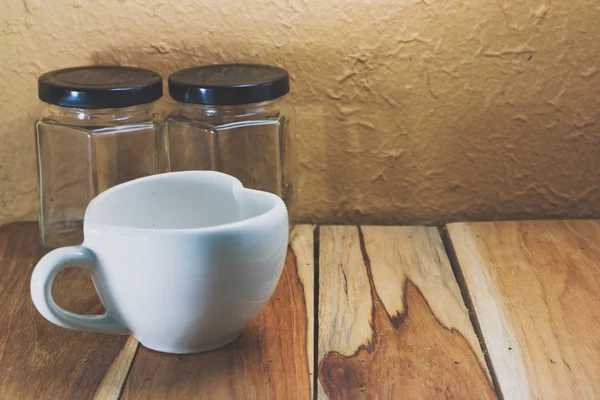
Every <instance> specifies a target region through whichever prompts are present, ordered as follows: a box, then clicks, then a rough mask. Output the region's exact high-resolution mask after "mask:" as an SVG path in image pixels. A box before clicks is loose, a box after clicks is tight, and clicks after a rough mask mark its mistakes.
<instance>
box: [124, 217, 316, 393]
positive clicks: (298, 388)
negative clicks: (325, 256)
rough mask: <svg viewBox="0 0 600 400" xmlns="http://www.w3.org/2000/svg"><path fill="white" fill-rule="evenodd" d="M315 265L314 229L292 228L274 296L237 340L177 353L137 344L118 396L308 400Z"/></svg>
mask: <svg viewBox="0 0 600 400" xmlns="http://www.w3.org/2000/svg"><path fill="white" fill-rule="evenodd" d="M313 260H314V257H313V227H311V226H303V225H301V226H297V227H296V228H295V230H294V232H292V241H291V245H290V248H289V249H288V254H287V259H286V265H285V268H284V270H283V273H282V276H281V280H280V282H279V285H278V286H277V289H276V290H275V293H274V294H273V297H272V298H271V300H270V301H269V303H268V305H267V307H266V308H265V309H264V310H263V312H262V313H261V314H260V315H259V316H258V317H257V318H256V319H255V320H254V321H253V322H252V323H251V324H250V326H249V327H248V328H247V329H246V331H245V332H244V333H243V334H242V335H241V336H240V337H239V338H238V339H237V340H236V341H234V342H233V343H232V344H230V345H228V346H226V347H224V348H222V349H219V350H216V351H212V352H208V353H201V354H193V355H179V356H176V355H169V354H162V353H157V352H153V351H151V350H148V349H146V348H144V347H142V346H140V348H139V350H138V353H137V355H136V357H135V360H134V362H133V366H132V367H131V371H130V373H129V377H128V379H127V381H126V384H125V388H124V390H123V398H124V399H152V398H160V399H194V398H209V399H228V398H232V399H238V398H244V399H274V398H277V399H308V398H311V396H312V389H311V388H312V386H311V385H312V376H311V372H312V366H313V358H312V357H313V342H312V340H313V312H314V309H313V305H312V301H313V300H312V297H313V292H314V284H313V279H314V273H313V271H314V265H313Z"/></svg>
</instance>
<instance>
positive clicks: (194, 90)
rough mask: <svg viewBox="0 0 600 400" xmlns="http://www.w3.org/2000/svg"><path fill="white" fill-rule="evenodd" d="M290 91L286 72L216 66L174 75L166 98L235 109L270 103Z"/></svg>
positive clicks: (260, 67) (254, 66)
mask: <svg viewBox="0 0 600 400" xmlns="http://www.w3.org/2000/svg"><path fill="white" fill-rule="evenodd" d="M289 91H290V77H289V75H288V73H287V71H286V70H284V69H282V68H279V67H274V66H271V65H260V64H217V65H205V66H202V67H194V68H188V69H184V70H181V71H178V72H175V73H174V74H172V75H171V76H170V77H169V94H170V95H171V97H172V98H173V99H175V100H177V101H180V102H183V103H191V104H203V105H214V106H235V105H241V104H251V103H260V102H262V101H268V100H274V99H276V98H278V97H281V96H284V95H286V94H287V93H288V92H289Z"/></svg>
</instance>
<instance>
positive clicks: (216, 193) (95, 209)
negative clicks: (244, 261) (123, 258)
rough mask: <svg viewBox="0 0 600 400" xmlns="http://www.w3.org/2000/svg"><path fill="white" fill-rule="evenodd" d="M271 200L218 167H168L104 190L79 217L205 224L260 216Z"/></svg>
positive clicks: (137, 223)
mask: <svg viewBox="0 0 600 400" xmlns="http://www.w3.org/2000/svg"><path fill="white" fill-rule="evenodd" d="M277 200H278V198H277V197H276V196H275V195H272V194H270V193H266V192H260V191H256V190H249V189H245V188H244V187H243V186H242V184H241V183H240V182H239V181H238V180H237V179H235V178H233V177H231V176H229V175H225V174H221V173H218V172H212V171H188V172H173V173H167V174H159V175H153V176H150V177H146V178H141V179H137V180H134V181H131V182H127V183H124V184H121V185H118V186H115V187H113V188H111V189H109V190H107V191H106V192H104V193H102V194H100V195H99V196H98V197H96V198H95V199H94V200H93V201H92V202H91V203H90V206H89V207H88V210H87V212H86V217H85V220H86V223H96V224H102V225H111V226H118V227H127V228H140V229H197V228H207V227H214V226H219V225H225V224H232V223H236V222H240V221H244V220H246V219H250V218H254V217H257V216H259V215H262V214H264V213H267V212H268V211H270V210H271V209H272V208H274V207H275V205H276V202H277Z"/></svg>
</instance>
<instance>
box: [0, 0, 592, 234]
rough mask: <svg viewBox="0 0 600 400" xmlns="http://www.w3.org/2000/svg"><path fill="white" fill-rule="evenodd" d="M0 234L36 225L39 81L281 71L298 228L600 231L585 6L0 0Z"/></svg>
mask: <svg viewBox="0 0 600 400" xmlns="http://www.w3.org/2000/svg"><path fill="white" fill-rule="evenodd" d="M0 35H1V36H0V59H1V60H2V68H0V122H1V125H0V221H7V220H14V219H24V218H33V217H35V212H36V190H37V186H36V185H37V184H36V178H35V159H34V140H33V133H32V125H33V121H34V119H35V116H36V115H37V113H38V112H39V110H40V108H41V104H40V103H39V102H38V101H37V97H36V78H37V76H38V75H39V74H41V73H42V72H44V71H47V70H51V69H55V68H60V67H67V66H75V65H79V64H89V63H118V64H126V65H138V66H142V67H147V68H152V69H155V70H157V71H159V72H161V73H163V74H164V76H167V75H168V74H169V73H170V72H173V71H174V70H177V69H180V68H183V67H188V66H192V65H196V64H205V63H215V62H225V61H226V62H235V61H249V62H265V63H273V64H276V65H280V66H283V67H285V68H287V69H288V70H289V71H290V73H291V76H292V79H293V81H292V84H293V95H292V99H293V101H294V103H295V104H296V107H297V111H298V138H299V146H298V150H299V153H300V163H301V164H300V195H301V196H300V211H301V213H300V214H301V215H300V217H301V219H302V220H304V221H306V220H310V219H312V220H314V221H330V222H331V221H336V222H351V221H353V222H379V223H381V222H383V223H392V222H401V223H414V222H422V223H439V222H442V221H447V220H456V219H489V218H514V217H544V216H570V217H583V216H600V191H599V190H598V182H599V181H600V168H599V167H600V123H599V122H600V45H599V43H600V3H599V2H598V1H597V0H570V1H560V0H525V1H520V0H519V1H517V0H510V1H506V0H504V1H503V0H494V1H491V0H478V1H433V0H421V1H391V0H390V1H375V0H373V1H368V0H360V1H353V2H350V1H342V0H326V1H312V0H289V1H274V0H272V1H263V2H253V1H248V2H241V1H237V0H207V1H192V0H180V1H176V2H169V1H166V0H147V1H142V0H121V1H117V0H106V1H94V2H92V1H83V0H69V1H60V2H58V1H52V2H50V1H45V2H44V1H41V0H4V1H3V2H2V4H1V5H0Z"/></svg>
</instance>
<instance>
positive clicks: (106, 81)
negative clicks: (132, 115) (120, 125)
mask: <svg viewBox="0 0 600 400" xmlns="http://www.w3.org/2000/svg"><path fill="white" fill-rule="evenodd" d="M38 96H39V98H40V100H42V101H44V102H46V103H50V104H55V105H58V106H62V107H70V108H123V107H131V106H137V105H140V104H147V103H151V102H153V101H156V100H158V99H160V98H161V96H162V78H161V76H160V75H159V74H157V73H156V72H153V71H149V70H147V69H142V68H133V67H122V66H118V65H93V66H87V67H76V68H65V69H58V70H56V71H50V72H47V73H45V74H43V75H42V76H40V78H39V79H38Z"/></svg>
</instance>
